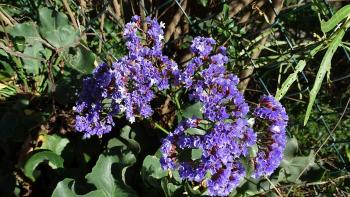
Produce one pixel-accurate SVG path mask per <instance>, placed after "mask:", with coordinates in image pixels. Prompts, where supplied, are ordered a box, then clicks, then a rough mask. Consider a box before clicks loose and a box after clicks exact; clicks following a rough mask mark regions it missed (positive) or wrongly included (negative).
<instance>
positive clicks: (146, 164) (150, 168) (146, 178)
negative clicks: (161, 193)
mask: <svg viewBox="0 0 350 197" xmlns="http://www.w3.org/2000/svg"><path fill="white" fill-rule="evenodd" d="M167 174H168V173H167V171H164V170H163V169H162V167H161V166H160V161H159V158H158V157H156V156H154V155H147V156H146V157H145V159H144V160H143V164H142V169H141V177H142V180H143V182H144V183H145V185H149V186H151V187H152V188H156V189H159V190H161V188H160V179H162V178H163V177H166V176H167Z"/></svg>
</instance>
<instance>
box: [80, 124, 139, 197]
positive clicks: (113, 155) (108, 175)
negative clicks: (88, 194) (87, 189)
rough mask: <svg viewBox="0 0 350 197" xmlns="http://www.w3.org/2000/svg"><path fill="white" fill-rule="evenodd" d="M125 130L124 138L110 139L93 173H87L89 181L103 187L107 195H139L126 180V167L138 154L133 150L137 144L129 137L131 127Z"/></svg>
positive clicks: (134, 160) (99, 187) (131, 163)
mask: <svg viewBox="0 0 350 197" xmlns="http://www.w3.org/2000/svg"><path fill="white" fill-rule="evenodd" d="M123 130H124V131H122V133H123V136H122V138H123V139H124V140H120V139H117V138H113V139H111V140H109V142H108V145H107V150H106V151H105V152H104V153H103V154H101V155H100V156H99V158H98V160H97V162H96V164H95V166H94V167H93V168H92V171H91V173H89V174H87V175H86V179H87V180H88V182H89V183H91V184H94V185H95V186H96V188H97V189H101V190H102V191H103V192H105V194H106V195H107V196H115V197H117V196H118V197H119V196H137V193H136V192H135V191H134V190H133V189H132V188H131V187H130V186H128V185H127V184H126V182H125V172H126V169H127V168H128V167H130V166H131V165H133V164H134V163H135V162H136V156H135V154H134V153H133V152H132V151H131V149H132V148H135V144H132V143H133V139H130V138H128V137H130V135H129V134H130V129H128V128H125V127H124V129H123ZM126 134H127V135H126ZM125 140H126V141H125ZM131 142H132V143H131ZM135 142H136V141H135Z"/></svg>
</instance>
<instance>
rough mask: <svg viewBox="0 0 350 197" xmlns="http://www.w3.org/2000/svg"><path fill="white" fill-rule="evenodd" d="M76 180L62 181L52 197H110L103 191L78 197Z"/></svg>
mask: <svg viewBox="0 0 350 197" xmlns="http://www.w3.org/2000/svg"><path fill="white" fill-rule="evenodd" d="M74 184H75V181H74V179H71V178H65V179H63V180H62V181H60V182H59V183H58V184H57V186H56V188H55V190H54V191H53V193H52V195H51V196H52V197H72V196H81V197H97V196H98V197H108V196H106V194H105V193H104V192H103V191H102V190H95V191H91V192H89V193H87V194H84V195H77V194H76V193H75V192H74V190H75V189H74Z"/></svg>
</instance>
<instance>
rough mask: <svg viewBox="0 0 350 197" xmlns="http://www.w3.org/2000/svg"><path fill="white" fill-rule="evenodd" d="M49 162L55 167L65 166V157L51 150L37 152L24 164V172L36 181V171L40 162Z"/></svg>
mask: <svg viewBox="0 0 350 197" xmlns="http://www.w3.org/2000/svg"><path fill="white" fill-rule="evenodd" d="M43 162H47V163H48V164H49V166H50V167H51V168H53V169H57V168H63V159H62V157H60V156H58V155H57V154H56V153H54V152H52V151H49V150H42V151H38V152H35V153H34V154H33V155H32V156H31V157H30V158H29V159H28V160H27V161H26V162H25V164H24V169H23V170H24V174H25V175H26V176H27V177H28V178H30V179H31V180H33V181H35V176H34V171H35V169H36V167H38V165H39V164H40V163H43Z"/></svg>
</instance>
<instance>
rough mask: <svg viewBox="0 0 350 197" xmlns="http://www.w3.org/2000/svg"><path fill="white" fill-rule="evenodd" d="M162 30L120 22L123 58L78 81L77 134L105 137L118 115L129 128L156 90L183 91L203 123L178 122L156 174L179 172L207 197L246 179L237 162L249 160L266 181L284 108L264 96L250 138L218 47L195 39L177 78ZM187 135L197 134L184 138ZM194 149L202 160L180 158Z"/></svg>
mask: <svg viewBox="0 0 350 197" xmlns="http://www.w3.org/2000/svg"><path fill="white" fill-rule="evenodd" d="M142 23H145V24H146V29H143V27H144V26H143V25H142ZM162 27H163V24H158V22H157V21H156V20H155V19H151V18H149V17H147V18H146V20H145V21H141V19H140V17H138V16H134V17H133V18H132V20H131V22H130V23H128V24H126V26H125V30H124V34H123V36H124V39H125V41H126V47H127V49H128V50H129V53H128V54H127V55H125V56H124V57H122V58H120V59H119V60H117V61H116V62H114V63H113V64H112V66H109V65H107V64H104V63H103V64H101V65H99V66H98V67H97V68H96V69H95V70H94V72H93V74H92V76H91V77H87V78H86V79H84V82H83V89H82V92H81V93H80V96H79V100H78V101H77V104H76V106H75V111H76V112H77V113H78V115H77V116H76V129H77V130H78V131H81V132H84V137H90V136H91V135H103V134H105V133H108V132H110V131H111V129H112V127H113V126H114V122H113V116H115V115H118V114H119V115H120V114H125V116H126V118H127V119H128V120H129V121H130V122H134V121H135V119H136V117H143V118H147V117H150V116H151V115H152V113H153V109H152V107H151V105H150V102H151V101H152V100H153V99H154V98H155V97H156V92H157V91H162V90H166V89H169V88H170V87H171V86H176V87H180V88H181V86H182V87H184V88H186V89H187V90H188V92H189V97H190V99H191V100H193V101H199V102H201V104H202V106H203V107H202V109H201V110H202V112H203V119H198V118H196V117H193V118H190V119H186V120H183V121H182V122H180V123H179V125H178V126H177V128H176V129H175V130H174V131H173V132H171V133H169V135H168V136H167V137H166V138H165V139H163V143H162V146H161V152H162V157H161V159H160V162H161V166H162V167H163V169H172V170H178V172H179V175H180V177H181V178H182V179H183V180H188V181H192V182H197V183H201V184H202V183H203V185H205V187H207V191H208V194H209V195H211V196H227V195H229V193H230V192H231V191H232V190H233V189H234V188H236V187H237V186H238V185H239V184H240V183H241V181H242V180H243V178H244V177H245V176H247V170H246V169H245V167H243V160H249V159H252V160H253V161H254V164H255V165H254V166H255V169H254V172H253V174H252V175H251V176H252V177H254V178H259V177H261V176H266V175H270V174H271V173H272V172H273V171H274V170H275V169H276V168H277V167H278V165H279V163H280V161H281V159H282V153H283V151H284V148H285V144H286V134H285V128H286V126H287V121H288V116H287V114H286V112H285V109H284V108H283V107H282V105H281V104H280V103H279V102H278V101H276V100H275V99H274V98H273V97H272V96H263V97H262V98H261V100H260V103H259V106H258V107H257V108H256V109H255V110H254V112H253V115H254V116H255V117H256V122H257V124H255V125H254V129H255V130H256V131H257V133H255V132H254V131H253V128H252V125H250V124H249V123H248V112H249V106H248V104H247V103H246V102H245V99H244V97H243V95H242V94H241V93H240V92H239V91H238V89H237V84H238V83H239V79H238V77H237V76H236V75H234V74H232V73H229V72H228V71H227V70H226V67H225V64H227V63H228V57H227V55H226V49H225V47H218V48H217V49H216V50H215V46H214V45H215V44H216V42H215V40H214V39H212V38H205V37H196V38H194V40H193V42H192V45H191V52H192V53H193V54H194V57H193V58H192V59H191V60H190V61H189V63H188V64H187V65H186V66H185V68H184V69H183V70H182V71H181V72H180V71H179V69H178V67H177V64H176V63H175V62H174V61H172V60H171V59H169V58H168V57H167V56H165V55H163V53H162V47H163V43H162V40H163V30H162ZM200 124H206V128H207V129H205V130H203V127H201V126H200ZM189 129H199V130H200V131H203V132H204V133H203V132H202V133H197V134H190V133H188V131H189ZM257 134H258V135H257ZM256 144H257V145H258V149H259V152H258V154H257V156H256V157H254V158H250V157H251V156H252V155H250V154H249V149H250V148H252V147H253V146H254V145H256ZM193 150H200V153H201V156H200V157H199V158H194V159H193V158H186V157H185V156H186V153H188V151H193Z"/></svg>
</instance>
